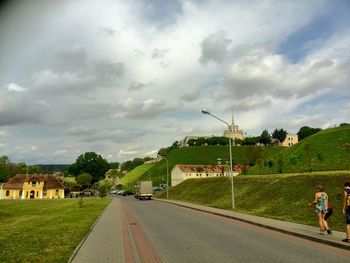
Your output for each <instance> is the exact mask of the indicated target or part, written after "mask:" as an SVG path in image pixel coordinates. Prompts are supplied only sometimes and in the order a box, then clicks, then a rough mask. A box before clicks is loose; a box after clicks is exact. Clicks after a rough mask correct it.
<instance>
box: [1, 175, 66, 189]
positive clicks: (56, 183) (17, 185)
mask: <svg viewBox="0 0 350 263" xmlns="http://www.w3.org/2000/svg"><path fill="white" fill-rule="evenodd" d="M30 181H36V182H44V189H65V188H66V187H65V186H64V185H63V184H62V183H61V181H60V180H59V179H58V178H57V176H56V175H53V174H17V175H15V176H14V177H12V178H10V180H8V181H7V182H6V183H5V184H4V185H3V187H2V189H22V187H23V183H25V182H30Z"/></svg>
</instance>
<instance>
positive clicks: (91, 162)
mask: <svg viewBox="0 0 350 263" xmlns="http://www.w3.org/2000/svg"><path fill="white" fill-rule="evenodd" d="M108 169H109V163H108V162H107V161H106V160H105V159H103V158H102V156H101V155H99V154H96V153H95V152H86V153H84V154H82V155H80V156H79V157H78V158H77V160H76V161H75V163H73V164H72V165H71V166H69V168H68V171H69V173H70V174H73V175H75V176H78V175H79V174H82V173H89V174H91V175H92V183H94V182H97V181H99V180H100V179H102V178H104V176H105V173H106V171H108Z"/></svg>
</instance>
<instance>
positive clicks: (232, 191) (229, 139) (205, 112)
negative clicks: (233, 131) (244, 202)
mask: <svg viewBox="0 0 350 263" xmlns="http://www.w3.org/2000/svg"><path fill="white" fill-rule="evenodd" d="M202 113H203V114H208V115H210V116H212V117H214V118H215V119H217V120H219V121H221V122H223V123H225V124H226V125H227V127H228V129H229V130H230V124H229V123H228V122H226V121H224V120H222V119H220V118H219V117H216V116H215V115H213V114H211V113H210V112H209V111H207V110H204V109H203V110H202ZM228 147H229V148H230V177H231V195H232V209H235V194H234V189H233V174H232V171H233V168H232V147H231V137H230V136H229V138H228Z"/></svg>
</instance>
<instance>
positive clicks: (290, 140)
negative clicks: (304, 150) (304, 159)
mask: <svg viewBox="0 0 350 263" xmlns="http://www.w3.org/2000/svg"><path fill="white" fill-rule="evenodd" d="M298 142H299V138H298V135H297V134H289V133H288V134H287V136H286V139H285V140H284V141H283V142H280V141H279V140H278V139H272V145H277V146H283V147H290V146H292V145H294V144H297V143H298Z"/></svg>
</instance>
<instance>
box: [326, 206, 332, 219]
mask: <svg viewBox="0 0 350 263" xmlns="http://www.w3.org/2000/svg"><path fill="white" fill-rule="evenodd" d="M332 214H333V208H328V209H327V212H326V213H325V214H324V220H326V221H327V219H328V218H329V217H330V216H331V215H332Z"/></svg>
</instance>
